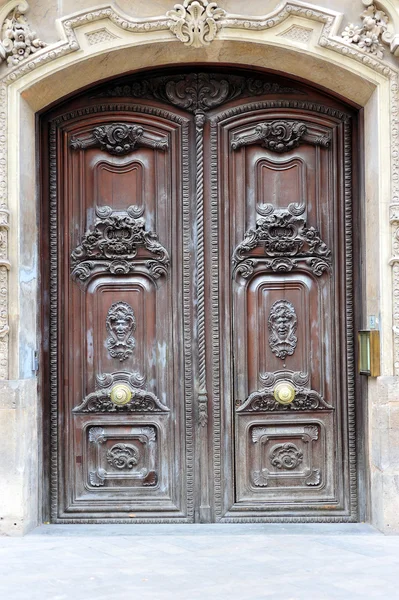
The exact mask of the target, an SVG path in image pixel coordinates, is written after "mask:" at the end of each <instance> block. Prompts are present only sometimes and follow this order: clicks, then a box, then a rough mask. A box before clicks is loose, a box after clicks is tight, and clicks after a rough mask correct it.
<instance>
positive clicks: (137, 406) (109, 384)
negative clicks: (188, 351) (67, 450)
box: [72, 371, 169, 413]
mask: <svg viewBox="0 0 399 600" xmlns="http://www.w3.org/2000/svg"><path fill="white" fill-rule="evenodd" d="M119 382H125V383H127V384H128V385H129V387H130V389H131V392H132V397H131V400H130V402H128V403H127V404H123V405H118V404H114V402H112V400H111V391H112V388H113V386H114V385H115V384H116V383H119ZM96 383H97V389H96V390H95V391H94V392H91V393H90V394H88V395H87V396H85V398H84V399H83V401H82V403H81V404H80V405H79V406H76V407H75V408H74V409H73V411H72V412H74V413H119V412H152V413H153V412H169V408H168V407H167V406H165V405H164V404H162V402H161V401H160V400H159V398H157V396H156V395H155V394H153V393H152V392H149V391H148V390H146V389H144V385H145V380H144V378H143V377H141V376H140V375H139V374H138V373H128V372H124V371H121V372H117V373H112V374H108V373H106V374H102V375H97V377H96Z"/></svg>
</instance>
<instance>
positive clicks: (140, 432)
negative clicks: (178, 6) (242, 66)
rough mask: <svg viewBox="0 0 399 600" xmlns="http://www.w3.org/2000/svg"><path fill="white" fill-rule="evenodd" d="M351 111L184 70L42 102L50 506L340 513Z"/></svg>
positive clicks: (66, 518) (343, 517)
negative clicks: (52, 104) (48, 104)
mask: <svg viewBox="0 0 399 600" xmlns="http://www.w3.org/2000/svg"><path fill="white" fill-rule="evenodd" d="M355 116H356V115H355V111H352V110H349V109H348V108H347V107H344V106H342V105H341V103H339V102H338V101H336V100H334V99H332V98H330V97H328V96H327V95H325V94H323V93H321V92H317V91H315V90H312V89H310V88H307V87H306V86H304V85H303V84H299V83H298V82H295V83H294V82H287V81H284V80H283V79H281V78H278V77H276V76H273V77H272V76H270V75H259V74H256V75H254V74H251V73H248V74H245V73H244V72H238V73H233V74H229V73H227V72H225V70H224V71H222V70H220V71H216V72H208V71H204V72H202V71H201V72H196V71H192V70H191V71H183V72H182V73H178V74H176V73H173V72H170V73H169V72H167V73H166V74H162V76H157V75H151V74H150V75H148V76H147V77H145V78H144V77H142V76H135V77H133V76H132V77H130V78H127V79H126V80H124V81H123V82H115V83H113V82H111V83H107V84H105V85H103V86H101V87H100V88H97V89H95V90H90V91H89V92H86V93H83V94H82V95H80V96H79V97H77V98H76V99H73V100H71V101H69V102H68V103H67V104H66V105H62V106H60V107H58V108H56V109H54V110H52V111H50V112H49V113H48V114H47V115H45V116H44V117H43V118H42V130H43V146H44V149H43V165H44V166H43V182H44V188H45V190H47V191H45V192H44V194H43V211H42V214H43V236H42V237H43V243H42V250H43V251H42V255H43V262H42V279H43V338H44V350H43V367H44V368H43V386H44V388H43V389H44V391H45V393H44V396H45V399H44V401H45V408H44V411H45V414H48V415H49V423H48V427H49V432H50V438H49V448H48V455H47V457H48V462H49V471H51V519H52V520H53V521H54V522H65V523H68V522H76V521H77V522H80V521H81V520H88V521H89V522H107V521H109V520H110V519H113V520H116V521H117V522H152V521H154V522H163V521H167V522H170V521H172V522H185V521H189V522H190V521H201V522H204V521H207V522H209V521H222V522H223V521H225V522H229V521H230V522H231V521H232V522H234V521H237V522H240V521H243V522H245V521H273V520H285V521H289V520H311V521H312V520H319V521H334V520H335V521H351V520H352V521H353V520H356V518H357V512H356V510H357V509H356V454H355V450H354V448H355V440H356V438H355V427H354V401H355V398H354V383H355V373H354V356H353V318H354V315H353V299H352V295H353V289H352V288H353V252H352V211H353V200H352V180H351V168H352V167H351V136H352V124H351V123H352V119H353V118H354V117H355ZM46 136H48V141H47V140H46ZM47 402H48V403H47ZM46 403H47V404H46Z"/></svg>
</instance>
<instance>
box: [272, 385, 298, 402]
mask: <svg viewBox="0 0 399 600" xmlns="http://www.w3.org/2000/svg"><path fill="white" fill-rule="evenodd" d="M273 395H274V397H275V399H276V400H277V402H279V403H280V404H291V402H292V401H293V399H294V398H295V388H294V386H293V385H292V383H290V382H289V381H279V383H277V385H276V386H275V388H274V390H273Z"/></svg>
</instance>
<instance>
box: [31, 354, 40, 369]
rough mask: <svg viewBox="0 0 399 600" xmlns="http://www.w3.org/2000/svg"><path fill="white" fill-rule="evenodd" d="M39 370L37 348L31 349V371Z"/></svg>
mask: <svg viewBox="0 0 399 600" xmlns="http://www.w3.org/2000/svg"><path fill="white" fill-rule="evenodd" d="M38 370H39V352H38V351H37V350H32V371H33V373H37V372H38Z"/></svg>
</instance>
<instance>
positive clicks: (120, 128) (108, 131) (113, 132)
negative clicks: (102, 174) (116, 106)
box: [69, 123, 168, 156]
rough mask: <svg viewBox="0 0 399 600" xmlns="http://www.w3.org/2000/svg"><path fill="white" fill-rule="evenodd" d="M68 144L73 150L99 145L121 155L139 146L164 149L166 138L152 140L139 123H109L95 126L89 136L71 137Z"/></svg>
mask: <svg viewBox="0 0 399 600" xmlns="http://www.w3.org/2000/svg"><path fill="white" fill-rule="evenodd" d="M69 144H70V146H71V148H72V149H73V150H84V149H86V148H95V147H99V148H101V150H104V151H105V152H108V153H109V154H113V155H116V156H123V155H124V154H129V153H130V152H133V150H136V148H139V147H140V146H142V147H145V148H154V149H159V150H166V149H167V148H168V139H167V138H163V139H161V140H153V139H152V138H150V137H148V136H146V135H145V132H144V129H143V127H141V126H140V125H127V124H126V123H111V124H110V125H101V126H99V127H95V128H94V129H93V131H92V132H91V133H90V135H89V136H81V137H71V139H70V142H69Z"/></svg>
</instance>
